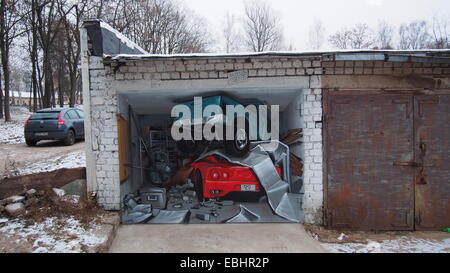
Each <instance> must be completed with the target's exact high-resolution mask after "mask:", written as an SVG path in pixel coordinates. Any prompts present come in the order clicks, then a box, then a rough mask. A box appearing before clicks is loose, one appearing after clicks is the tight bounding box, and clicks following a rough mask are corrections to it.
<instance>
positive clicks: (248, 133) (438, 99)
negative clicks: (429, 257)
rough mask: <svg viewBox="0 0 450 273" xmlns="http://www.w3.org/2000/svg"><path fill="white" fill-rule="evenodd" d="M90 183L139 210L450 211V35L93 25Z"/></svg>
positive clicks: (220, 214)
mask: <svg viewBox="0 0 450 273" xmlns="http://www.w3.org/2000/svg"><path fill="white" fill-rule="evenodd" d="M81 34H82V40H83V43H82V45H83V46H84V48H83V49H82V52H83V55H82V71H83V92H84V93H83V98H84V99H85V103H84V106H85V114H86V120H85V124H86V125H85V126H86V128H87V130H86V143H87V149H86V159H87V169H86V170H87V181H88V183H87V186H88V192H89V193H90V195H91V196H93V197H94V198H96V200H97V202H98V204H100V205H101V206H102V207H104V208H105V209H109V210H120V211H121V212H122V222H123V223H126V224H138V223H139V224H163V223H167V224H182V223H183V224H184V223H195V224H198V223H203V224H211V223H261V222H289V223H310V224H319V225H321V224H324V225H326V226H327V227H329V228H334V229H343V228H345V229H359V230H425V229H426V230H428V229H431V230H437V229H442V228H445V227H448V225H449V224H450V218H449V215H450V214H449V213H448V211H449V208H450V203H449V200H450V192H449V185H450V184H449V183H448V182H449V179H450V178H449V174H450V170H449V169H448V166H449V164H448V162H449V161H450V153H449V149H450V148H449V143H448V139H449V132H450V131H449V128H448V124H450V123H449V113H450V112H449V109H450V107H449V103H450V102H449V96H450V80H449V79H450V77H449V75H450V51H448V50H423V51H387V50H369V51H343V52H338V51H336V52H261V53H242V54H179V55H152V54H149V53H147V52H145V51H144V50H142V48H140V47H139V46H137V45H136V44H134V43H132V42H131V41H129V40H128V39H126V38H125V37H124V36H123V35H121V34H120V33H118V32H117V31H116V30H114V29H113V28H112V27H110V26H108V25H106V24H105V23H103V22H101V21H98V20H93V21H86V22H85V23H84V25H83V29H82V33H81Z"/></svg>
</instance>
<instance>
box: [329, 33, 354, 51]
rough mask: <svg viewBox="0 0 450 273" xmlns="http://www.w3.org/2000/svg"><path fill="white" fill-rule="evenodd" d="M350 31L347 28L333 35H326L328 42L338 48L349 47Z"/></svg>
mask: <svg viewBox="0 0 450 273" xmlns="http://www.w3.org/2000/svg"><path fill="white" fill-rule="evenodd" d="M351 36H352V33H351V32H350V31H349V30H347V29H341V30H340V31H338V32H336V33H335V34H333V35H330V37H328V42H329V43H330V44H331V46H332V47H335V48H338V49H348V48H351V39H352V37H351Z"/></svg>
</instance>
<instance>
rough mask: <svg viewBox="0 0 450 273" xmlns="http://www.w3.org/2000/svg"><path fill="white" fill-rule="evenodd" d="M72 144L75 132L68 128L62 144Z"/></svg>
mask: <svg viewBox="0 0 450 273" xmlns="http://www.w3.org/2000/svg"><path fill="white" fill-rule="evenodd" d="M73 144H75V132H74V131H73V130H69V132H67V135H66V138H65V139H64V145H66V146H72V145H73Z"/></svg>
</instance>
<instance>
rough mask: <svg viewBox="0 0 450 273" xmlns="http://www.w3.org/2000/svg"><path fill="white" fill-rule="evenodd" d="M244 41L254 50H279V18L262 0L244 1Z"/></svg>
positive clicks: (280, 36) (280, 32) (280, 40)
mask: <svg viewBox="0 0 450 273" xmlns="http://www.w3.org/2000/svg"><path fill="white" fill-rule="evenodd" d="M244 32H245V42H246V44H247V46H248V47H249V49H250V50H252V51H255V52H261V51H267V50H279V49H280V48H281V42H282V39H283V35H282V28H281V24H280V19H279V17H278V16H276V15H275V13H274V11H273V10H272V8H271V7H270V6H269V5H268V4H267V3H266V2H263V1H255V0H253V1H248V2H246V3H245V17H244Z"/></svg>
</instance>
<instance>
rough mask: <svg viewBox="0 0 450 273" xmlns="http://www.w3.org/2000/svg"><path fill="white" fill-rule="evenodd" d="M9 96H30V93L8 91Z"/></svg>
mask: <svg viewBox="0 0 450 273" xmlns="http://www.w3.org/2000/svg"><path fill="white" fill-rule="evenodd" d="M9 95H10V97H14V98H19V97H21V98H24V99H25V98H28V99H29V98H31V97H32V94H31V93H30V92H26V91H10V92H9Z"/></svg>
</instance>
